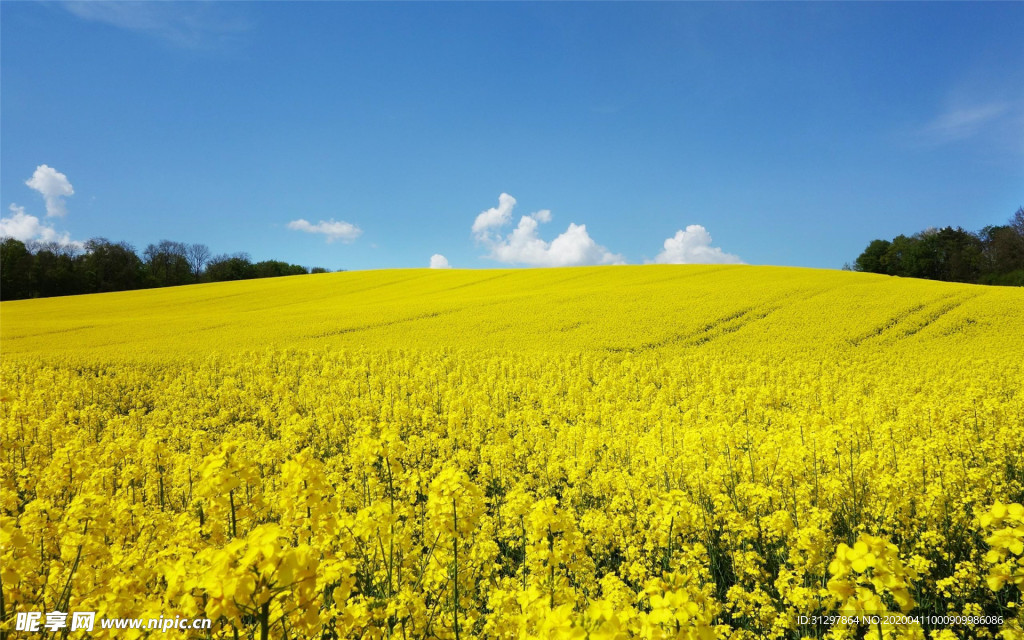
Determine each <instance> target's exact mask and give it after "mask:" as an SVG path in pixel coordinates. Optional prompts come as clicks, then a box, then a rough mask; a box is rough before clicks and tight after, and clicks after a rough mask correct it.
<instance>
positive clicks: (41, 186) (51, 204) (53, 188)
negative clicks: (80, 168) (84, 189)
mask: <svg viewBox="0 0 1024 640" xmlns="http://www.w3.org/2000/svg"><path fill="white" fill-rule="evenodd" d="M25 184H27V185H28V186H29V187H31V188H33V189H35V190H36V191H38V192H39V193H41V194H43V199H44V200H46V215H47V216H49V217H59V218H63V217H64V216H65V215H67V212H68V210H67V207H66V206H65V205H64V198H66V197H68V196H70V195H74V193H75V190H74V189H73V188H72V187H71V183H70V182H68V177H67V176H66V175H64V174H63V173H61V172H60V171H57V170H56V169H54V168H53V167H48V166H46V165H45V164H41V165H39V166H38V167H36V171H35V173H33V174H32V177H31V178H29V179H28V180H26V181H25Z"/></svg>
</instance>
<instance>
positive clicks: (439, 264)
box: [430, 253, 452, 269]
mask: <svg viewBox="0 0 1024 640" xmlns="http://www.w3.org/2000/svg"><path fill="white" fill-rule="evenodd" d="M430 268H431V269H451V268H452V265H450V264H448V258H446V257H444V256H443V255H441V254H440V253H435V254H434V255H432V256H430Z"/></svg>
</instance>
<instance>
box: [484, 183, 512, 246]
mask: <svg viewBox="0 0 1024 640" xmlns="http://www.w3.org/2000/svg"><path fill="white" fill-rule="evenodd" d="M515 206H516V199H515V198H513V197H512V196H510V195H508V194H507V193H503V194H501V195H500V196H498V206H497V207H491V208H490V209H488V210H487V211H481V212H480V215H478V216H477V217H476V220H474V221H473V234H474V235H476V236H477V237H478V238H481V239H483V238H485V237H488V235H489V234H490V232H491V229H496V228H499V227H503V226H505V225H506V224H508V223H509V221H510V220H512V209H513V207H515Z"/></svg>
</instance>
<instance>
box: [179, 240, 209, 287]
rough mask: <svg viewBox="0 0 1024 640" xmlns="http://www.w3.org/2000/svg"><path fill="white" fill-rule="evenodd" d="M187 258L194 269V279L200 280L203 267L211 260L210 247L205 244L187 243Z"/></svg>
mask: <svg viewBox="0 0 1024 640" xmlns="http://www.w3.org/2000/svg"><path fill="white" fill-rule="evenodd" d="M185 258H186V259H187V260H188V264H189V267H190V268H191V269H192V278H193V280H194V281H195V282H199V277H200V276H202V275H203V267H205V266H206V263H207V262H208V261H209V260H210V247H208V246H206V245H205V244H190V245H187V246H186V247H185Z"/></svg>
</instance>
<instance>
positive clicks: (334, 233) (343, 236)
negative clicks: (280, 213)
mask: <svg viewBox="0 0 1024 640" xmlns="http://www.w3.org/2000/svg"><path fill="white" fill-rule="evenodd" d="M288 228H289V229H294V230H295V231H305V232H306V233H320V234H323V235H325V236H327V242H334V241H335V240H341V241H342V242H352V241H353V240H355V239H356V238H358V237H359V236H360V235H362V233H363V230H362V229H360V228H359V227H357V226H356V225H354V224H351V223H349V222H343V221H342V222H335V221H334V219H333V218H332V219H330V220H326V221H324V220H321V221H320V222H318V223H316V224H312V223H311V222H309V221H307V220H303V219H302V218H299V219H298V220H292V221H291V222H289V223H288Z"/></svg>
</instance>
